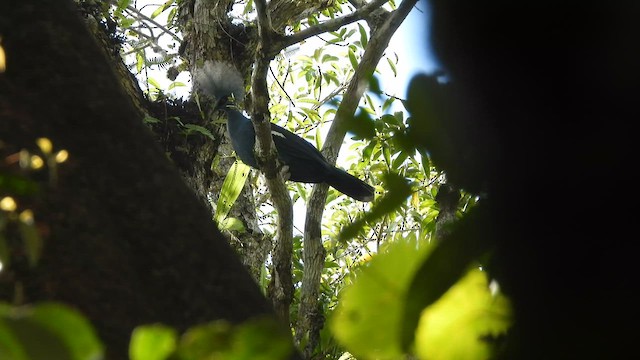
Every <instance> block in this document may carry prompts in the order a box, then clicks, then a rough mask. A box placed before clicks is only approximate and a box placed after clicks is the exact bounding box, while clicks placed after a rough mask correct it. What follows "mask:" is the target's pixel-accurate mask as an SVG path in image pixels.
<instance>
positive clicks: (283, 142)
mask: <svg viewBox="0 0 640 360" xmlns="http://www.w3.org/2000/svg"><path fill="white" fill-rule="evenodd" d="M195 79H196V84H197V85H198V86H199V88H200V89H201V90H203V91H204V92H205V93H206V94H207V95H209V96H212V97H214V98H216V99H217V101H218V103H219V104H220V105H221V107H223V108H224V110H225V112H226V114H227V129H228V131H229V138H230V139H231V145H232V146H233V149H234V150H235V152H236V155H237V156H238V157H239V158H240V160H242V162H244V163H245V164H247V165H249V166H251V167H253V168H258V163H257V161H256V158H255V154H254V146H255V141H256V135H255V129H254V127H253V123H252V122H251V119H249V118H247V117H246V116H244V115H243V114H242V113H241V112H240V111H238V110H237V109H235V108H234V107H233V106H232V105H231V104H229V101H228V100H229V98H230V97H231V96H233V97H234V98H236V99H241V98H242V97H243V96H244V91H243V89H244V84H243V81H242V77H241V76H240V73H239V72H238V71H237V70H236V69H235V68H233V67H232V66H231V65H227V64H224V63H213V62H206V63H205V66H204V67H203V68H202V69H201V70H199V71H198V72H197V73H196V76H195ZM271 134H272V136H273V143H274V144H275V146H276V150H277V151H278V160H279V161H280V162H281V163H282V164H283V165H285V166H287V167H288V175H289V176H288V180H291V181H296V182H302V183H326V184H328V185H330V186H332V187H333V188H335V189H336V190H338V191H340V192H341V193H343V194H345V195H348V196H350V197H352V198H354V199H356V200H360V201H372V200H373V198H374V189H373V187H372V186H370V185H369V184H367V183H365V182H363V181H362V180H360V179H358V178H356V177H355V176H353V175H351V174H349V173H347V172H346V171H344V170H342V169H340V168H337V167H335V166H333V165H331V164H330V163H329V162H328V161H327V160H326V159H325V158H324V156H323V155H322V154H321V153H320V151H318V149H316V148H315V146H313V145H312V144H311V143H309V142H308V141H306V140H304V139H303V138H301V137H300V136H298V135H296V134H294V133H292V132H290V131H289V130H287V129H285V128H283V127H280V126H278V125H276V124H273V123H271Z"/></svg>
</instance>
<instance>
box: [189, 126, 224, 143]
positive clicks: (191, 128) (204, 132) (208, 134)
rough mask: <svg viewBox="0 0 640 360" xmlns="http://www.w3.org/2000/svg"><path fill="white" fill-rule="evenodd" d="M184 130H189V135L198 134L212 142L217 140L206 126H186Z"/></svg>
mask: <svg viewBox="0 0 640 360" xmlns="http://www.w3.org/2000/svg"><path fill="white" fill-rule="evenodd" d="M184 128H185V129H186V130H187V134H190V133H193V132H197V133H200V134H202V135H204V136H206V137H208V138H209V139H211V140H214V141H215V140H216V138H215V137H214V136H213V134H212V133H211V131H209V129H207V128H206V127H204V126H200V125H195V124H184Z"/></svg>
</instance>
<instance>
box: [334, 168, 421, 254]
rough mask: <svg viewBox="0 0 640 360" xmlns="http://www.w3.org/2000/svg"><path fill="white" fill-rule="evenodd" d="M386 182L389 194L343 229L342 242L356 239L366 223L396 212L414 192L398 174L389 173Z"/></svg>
mask: <svg viewBox="0 0 640 360" xmlns="http://www.w3.org/2000/svg"><path fill="white" fill-rule="evenodd" d="M384 180H385V185H386V188H387V193H386V194H385V195H384V197H383V198H381V199H380V200H379V201H376V202H375V203H374V205H373V206H372V207H371V210H369V211H368V212H367V213H365V214H364V216H360V217H359V218H357V219H355V220H354V221H353V222H351V223H350V224H349V225H347V226H345V227H344V228H343V229H342V231H341V232H340V234H339V235H338V239H339V240H340V241H346V240H348V239H352V238H354V237H355V236H356V235H357V233H358V231H360V230H361V229H362V228H363V227H364V225H365V224H366V223H370V222H374V221H376V220H378V219H380V218H382V217H383V216H384V215H387V214H390V213H392V212H394V211H395V210H396V209H398V208H399V207H400V206H401V205H402V204H404V203H405V202H406V201H407V198H408V197H409V195H411V193H412V190H411V186H410V185H409V183H408V182H407V180H406V179H405V178H403V177H401V176H400V175H398V174H394V173H387V174H386V175H385V179H384Z"/></svg>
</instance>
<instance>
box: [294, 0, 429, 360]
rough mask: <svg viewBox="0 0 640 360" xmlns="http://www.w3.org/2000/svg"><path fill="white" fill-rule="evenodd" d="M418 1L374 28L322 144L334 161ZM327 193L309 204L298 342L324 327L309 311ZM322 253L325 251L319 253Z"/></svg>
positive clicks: (324, 189)
mask: <svg viewBox="0 0 640 360" xmlns="http://www.w3.org/2000/svg"><path fill="white" fill-rule="evenodd" d="M416 2H417V0H405V1H403V2H402V3H401V4H400V6H399V7H398V8H397V9H396V10H395V11H393V12H392V13H391V15H390V16H389V17H387V18H386V20H385V21H384V22H383V23H382V24H381V25H380V26H379V27H378V28H377V29H374V30H373V33H372V36H371V39H370V41H369V44H368V46H367V48H366V49H365V52H364V55H363V57H362V61H361V62H360V64H359V65H358V69H356V72H355V74H354V76H353V78H352V79H351V81H350V82H349V85H348V87H347V90H346V92H345V95H344V98H343V100H342V102H341V103H340V106H339V107H338V110H337V113H336V117H335V119H334V121H333V123H332V124H331V127H330V128H329V132H328V134H327V138H326V139H325V143H324V146H323V148H322V153H323V154H324V156H325V157H326V158H327V160H328V161H329V162H330V163H332V164H335V162H336V159H337V157H338V153H339V151H340V147H341V146H342V143H343V141H344V136H345V135H346V131H347V128H346V126H345V122H346V120H347V119H348V118H349V117H351V116H353V114H354V113H355V110H356V109H357V107H358V104H359V102H360V99H361V98H362V95H363V93H364V91H365V89H366V87H367V84H368V80H369V78H370V77H371V76H372V75H373V72H374V70H375V68H376V66H377V64H378V62H379V61H380V59H381V58H382V55H383V53H384V50H385V49H386V48H387V46H388V44H389V40H391V37H392V36H393V34H394V33H395V31H396V30H397V29H398V27H399V26H400V24H402V22H403V21H404V19H405V18H406V17H407V15H408V14H409V12H410V11H411V9H412V8H413V6H414V5H415V3H416ZM371 4H372V3H371ZM363 8H364V7H363ZM363 8H361V9H363ZM361 9H360V10H361ZM327 193H328V186H327V185H326V184H317V185H315V186H314V187H313V190H312V191H311V196H310V198H309V202H308V204H307V215H306V219H305V231H304V254H303V261H304V266H305V271H304V274H303V278H302V289H301V295H300V297H301V299H300V310H299V320H298V324H297V327H296V329H297V331H296V337H295V340H296V342H299V341H300V339H302V338H303V337H304V336H305V335H307V334H304V333H301V332H304V331H308V332H309V334H308V337H309V338H310V339H311V338H315V337H316V336H315V333H317V332H319V331H320V328H319V327H317V328H313V326H310V325H312V322H313V318H312V317H311V316H309V315H313V314H314V311H315V309H316V308H317V306H318V288H319V283H320V275H321V272H322V268H323V266H324V253H325V252H324V247H323V246H322V232H321V220H322V213H323V212H324V207H325V203H326V199H327ZM318 254H322V255H321V256H318ZM312 268H313V270H312ZM314 346H315V344H308V346H307V348H305V349H304V354H305V355H307V354H308V353H309V352H310V351H311V350H312V348H313V347H314Z"/></svg>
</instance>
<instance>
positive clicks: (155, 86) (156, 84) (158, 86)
mask: <svg viewBox="0 0 640 360" xmlns="http://www.w3.org/2000/svg"><path fill="white" fill-rule="evenodd" d="M147 81H148V82H149V84H151V86H153V87H154V88H156V89H160V84H159V83H158V82H157V81H156V80H155V79H154V78H147Z"/></svg>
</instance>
